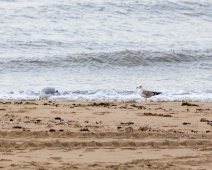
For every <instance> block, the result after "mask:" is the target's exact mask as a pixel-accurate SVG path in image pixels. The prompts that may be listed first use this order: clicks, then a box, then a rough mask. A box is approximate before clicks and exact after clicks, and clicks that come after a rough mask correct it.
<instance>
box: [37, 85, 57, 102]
mask: <svg viewBox="0 0 212 170" xmlns="http://www.w3.org/2000/svg"><path fill="white" fill-rule="evenodd" d="M55 93H58V90H55V88H53V87H45V88H43V89H42V90H41V92H40V96H39V100H42V99H46V100H47V99H48V98H49V97H50V96H51V95H54V94H55Z"/></svg>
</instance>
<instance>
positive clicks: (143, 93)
mask: <svg viewBox="0 0 212 170" xmlns="http://www.w3.org/2000/svg"><path fill="white" fill-rule="evenodd" d="M136 89H138V94H139V95H140V96H142V97H144V98H145V99H146V101H147V98H150V97H152V96H156V95H159V94H162V93H161V92H155V91H149V90H144V89H143V87H142V86H139V87H136Z"/></svg>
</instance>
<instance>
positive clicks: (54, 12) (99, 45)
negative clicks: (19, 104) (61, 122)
mask: <svg viewBox="0 0 212 170" xmlns="http://www.w3.org/2000/svg"><path fill="white" fill-rule="evenodd" d="M0 16H1V17H0V35H1V41H0V99H37V98H38V96H39V92H40V90H41V89H42V88H43V87H46V86H51V87H55V88H56V89H57V90H59V92H60V94H59V95H57V96H52V97H51V98H50V99H54V100H143V99H142V98H141V97H140V96H139V95H138V94H137V92H136V87H137V86H140V85H142V86H143V87H144V88H145V89H148V90H155V91H160V92H163V94H162V95H158V96H156V97H152V98H151V100H167V101H173V100H174V101H175V100H191V101H212V1H209V0H169V1H167V0H151V1H149V0H142V1H138V0H126V1H123V0H116V1H114V0H113V1H112V0H81V1H78V0H45V1H43V0H36V1H28V0H1V1H0Z"/></svg>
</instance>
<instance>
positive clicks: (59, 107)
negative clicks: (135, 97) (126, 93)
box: [0, 100, 212, 169]
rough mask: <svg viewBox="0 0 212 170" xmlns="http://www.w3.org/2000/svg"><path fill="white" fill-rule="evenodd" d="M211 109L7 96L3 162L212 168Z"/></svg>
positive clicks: (0, 142) (1, 106)
mask: <svg viewBox="0 0 212 170" xmlns="http://www.w3.org/2000/svg"><path fill="white" fill-rule="evenodd" d="M211 114H212V103H211V102H187V103H186V102H184V103H183V102H169V101H168V102H162V101H157V102H152V101H147V102H143V101H142V102H135V101H134V102H132V101H126V102H114V101H113V102H108V101H107V102H106V101H53V100H52V101H44V100H0V119H1V126H0V157H1V160H0V162H1V165H0V167H2V168H5V169H11V168H13V169H20V168H22V169H38V168H43V169H54V168H56V169H57V168H62V169H68V168H71V169H85V168H86V169H118V168H119V169H141V168H143V169H151V168H152V169H155V168H157V169H188V168H191V169H192V168H197V169H199V168H202V169H210V168H211V166H212V163H211V161H210V160H211V159H212V153H211V146H212V140H211V139H212V119H211ZM99 155H101V156H99ZM26 158H27V159H26Z"/></svg>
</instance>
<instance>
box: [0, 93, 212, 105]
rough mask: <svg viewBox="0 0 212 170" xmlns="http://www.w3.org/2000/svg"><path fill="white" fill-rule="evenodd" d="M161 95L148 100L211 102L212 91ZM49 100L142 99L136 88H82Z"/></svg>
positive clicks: (28, 96) (29, 96) (31, 97)
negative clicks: (82, 89)
mask: <svg viewBox="0 0 212 170" xmlns="http://www.w3.org/2000/svg"><path fill="white" fill-rule="evenodd" d="M160 91H161V92H162V94H161V95H158V96H154V97H152V98H150V99H148V100H150V101H182V100H188V101H205V102H212V91H211V90H205V91H188V90H187V91H185V90H181V91H177V90H160ZM38 98H39V91H38V92H33V91H20V92H3V93H0V99H12V100H15V99H19V100H37V99H38ZM49 100H89V101H92V100H107V101H131V100H135V101H144V100H145V99H143V98H142V97H140V96H139V95H138V94H137V91H136V90H84V91H79V90H77V91H61V92H60V94H58V95H55V96H50V97H49Z"/></svg>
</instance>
